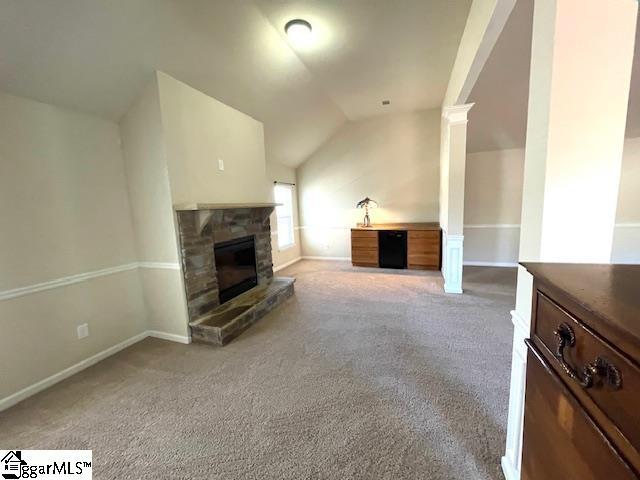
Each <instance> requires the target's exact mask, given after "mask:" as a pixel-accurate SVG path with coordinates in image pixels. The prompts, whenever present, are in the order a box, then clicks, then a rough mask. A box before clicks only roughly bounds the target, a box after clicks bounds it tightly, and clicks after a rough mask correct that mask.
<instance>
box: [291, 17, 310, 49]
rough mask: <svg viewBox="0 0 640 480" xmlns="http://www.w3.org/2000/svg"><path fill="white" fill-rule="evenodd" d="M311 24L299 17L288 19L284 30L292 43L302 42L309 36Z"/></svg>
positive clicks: (306, 40)
mask: <svg viewBox="0 0 640 480" xmlns="http://www.w3.org/2000/svg"><path fill="white" fill-rule="evenodd" d="M311 30H312V29H311V24H310V23H309V22H307V21H306V20H302V19H301V18H296V19H294V20H289V21H288V22H287V24H286V25H285V26H284V31H285V33H286V34H287V36H288V37H289V39H290V40H291V41H292V42H293V43H297V44H304V43H307V42H308V41H309V39H310V38H311Z"/></svg>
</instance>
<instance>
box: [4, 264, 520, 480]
mask: <svg viewBox="0 0 640 480" xmlns="http://www.w3.org/2000/svg"><path fill="white" fill-rule="evenodd" d="M281 273H282V274H286V275H293V276H296V277H297V283H296V296H295V297H294V298H292V299H290V300H289V301H288V302H287V303H286V304H285V305H283V306H282V307H281V308H279V309H277V310H275V311H274V312H272V313H271V314H269V315H268V316H267V317H265V318H264V319H262V320H261V321H260V322H259V323H258V324H257V325H255V326H253V327H252V328H250V329H249V330H248V331H247V332H245V333H244V334H242V335H241V336H240V337H239V338H238V339H237V340H235V341H234V342H232V343H231V344H230V345H228V346H226V347H224V348H212V347H208V346H204V345H179V344H174V343H170V342H165V341H162V340H156V339H147V340H144V341H142V342H140V343H138V344H136V345H134V346H132V347H130V348H128V349H127V350H125V351H123V352H121V353H119V354H117V355H115V356H113V357H111V358H109V359H107V360H105V361H103V362H101V363H100V364H98V365H96V366H94V367H92V368H90V369H88V370H85V371H84V372H81V373H80V374H78V375H75V376H74V377H72V378H70V379H68V380H67V381H65V382H62V383H60V384H58V385H56V386H55V387H53V388H51V389H49V390H47V391H45V392H42V393H41V394H39V395H37V396H35V397H32V398H30V399H28V400H26V401H24V402H22V403H21V404H19V405H17V406H16V407H14V408H12V409H9V410H7V411H5V412H3V413H1V414H0V446H2V448H22V449H28V448H48V449H61V448H67V449H79V448H82V449H93V460H94V474H95V478H99V479H125V478H127V479H129V478H131V479H133V478H145V479H151V478H153V479H165V478H166V479H175V478H209V479H349V478H357V479H433V480H435V479H456V480H458V479H499V478H502V475H501V473H500V468H499V463H500V456H501V453H502V451H503V447H504V437H505V424H506V412H507V395H508V384H509V370H510V351H511V346H510V342H511V335H512V327H511V323H510V319H509V310H510V309H511V308H512V307H513V304H514V292H515V269H491V268H467V269H465V278H466V284H465V287H466V294H465V295H463V296H458V295H445V294H443V293H442V292H441V290H442V287H441V282H442V280H441V279H440V278H439V276H438V275H436V274H424V273H419V274H417V273H413V272H407V271H402V272H397V271H392V270H378V269H354V268H352V267H351V266H350V265H348V264H347V263H342V262H317V261H304V262H301V263H298V264H296V265H294V266H293V267H291V268H289V269H288V270H286V271H283V272H281Z"/></svg>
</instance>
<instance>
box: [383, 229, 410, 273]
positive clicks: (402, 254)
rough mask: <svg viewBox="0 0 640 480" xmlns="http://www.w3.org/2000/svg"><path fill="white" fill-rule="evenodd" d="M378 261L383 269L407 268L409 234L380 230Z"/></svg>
mask: <svg viewBox="0 0 640 480" xmlns="http://www.w3.org/2000/svg"><path fill="white" fill-rule="evenodd" d="M378 247H379V253H378V257H379V258H378V260H379V263H380V267H381V268H407V232H406V231H402V230H380V231H379V232H378Z"/></svg>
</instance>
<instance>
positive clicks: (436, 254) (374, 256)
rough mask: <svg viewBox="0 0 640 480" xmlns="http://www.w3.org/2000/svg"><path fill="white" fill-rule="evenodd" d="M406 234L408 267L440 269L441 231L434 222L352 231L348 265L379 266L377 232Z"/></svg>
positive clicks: (374, 226) (373, 227) (388, 225)
mask: <svg viewBox="0 0 640 480" xmlns="http://www.w3.org/2000/svg"><path fill="white" fill-rule="evenodd" d="M385 230H402V231H406V232H407V268H410V269H418V270H439V269H440V258H441V243H442V240H441V237H442V235H441V230H440V227H439V226H438V225H437V224H435V223H400V224H379V225H373V226H372V227H366V228H365V227H357V228H352V229H351V262H352V264H353V265H354V266H358V267H377V266H378V265H379V262H378V259H379V253H380V251H379V247H378V235H379V233H378V232H380V231H385Z"/></svg>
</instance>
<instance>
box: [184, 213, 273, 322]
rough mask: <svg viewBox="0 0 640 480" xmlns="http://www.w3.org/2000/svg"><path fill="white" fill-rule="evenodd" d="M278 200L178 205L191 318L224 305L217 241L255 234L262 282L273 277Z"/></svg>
mask: <svg viewBox="0 0 640 480" xmlns="http://www.w3.org/2000/svg"><path fill="white" fill-rule="evenodd" d="M274 206H275V204H258V205H256V206H249V205H239V206H234V205H229V206H223V205H221V206H216V205H204V206H202V205H196V206H193V207H190V208H185V209H182V208H176V214H177V217H178V234H179V238H180V253H181V257H182V273H183V275H184V286H185V293H186V297H187V308H188V312H189V322H190V323H193V322H196V321H198V320H199V319H201V318H202V317H205V316H206V315H208V314H210V313H212V312H213V311H214V310H215V309H216V308H217V307H219V306H220V299H219V291H218V281H217V277H216V265H215V257H214V244H215V243H218V242H224V241H227V240H234V239H237V238H240V237H246V236H249V235H252V236H254V238H255V248H256V271H257V276H258V285H266V284H268V283H270V281H271V279H272V278H273V263H272V258H271V228H270V220H269V215H270V214H271V212H272V211H273V208H274Z"/></svg>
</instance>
